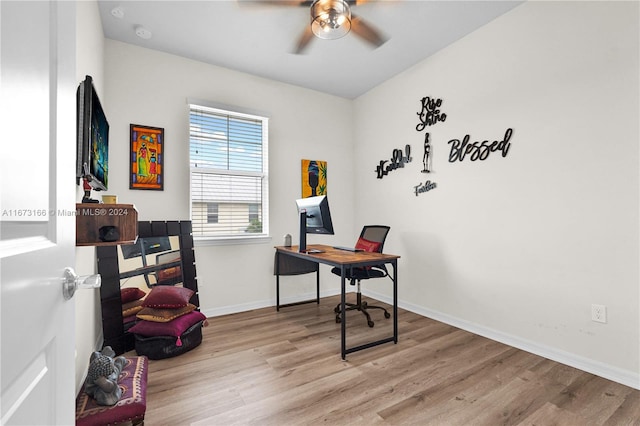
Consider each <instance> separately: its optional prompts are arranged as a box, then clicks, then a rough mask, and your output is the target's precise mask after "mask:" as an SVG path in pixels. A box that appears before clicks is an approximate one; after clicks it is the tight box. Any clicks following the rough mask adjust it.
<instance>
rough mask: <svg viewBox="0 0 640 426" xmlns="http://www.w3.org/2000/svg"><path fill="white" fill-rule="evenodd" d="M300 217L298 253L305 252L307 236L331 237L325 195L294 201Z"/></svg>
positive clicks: (330, 225)
mask: <svg viewBox="0 0 640 426" xmlns="http://www.w3.org/2000/svg"><path fill="white" fill-rule="evenodd" d="M296 205H297V206H298V215H299V217H300V245H299V247H298V251H299V252H301V253H302V252H306V251H307V234H330V235H333V223H332V222H331V212H330V211H329V200H328V199H327V196H326V195H318V196H316V197H308V198H301V199H299V200H296Z"/></svg>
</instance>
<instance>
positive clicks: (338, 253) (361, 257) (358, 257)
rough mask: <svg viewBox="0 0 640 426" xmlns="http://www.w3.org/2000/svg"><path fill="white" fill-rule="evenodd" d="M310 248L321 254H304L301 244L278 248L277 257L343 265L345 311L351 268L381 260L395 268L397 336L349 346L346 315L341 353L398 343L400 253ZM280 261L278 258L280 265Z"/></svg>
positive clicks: (341, 280) (394, 329)
mask: <svg viewBox="0 0 640 426" xmlns="http://www.w3.org/2000/svg"><path fill="white" fill-rule="evenodd" d="M307 250H321V251H322V252H321V253H300V252H298V246H292V247H284V246H277V247H276V256H293V257H297V258H300V259H304V260H309V261H312V262H316V263H318V264H320V263H322V264H325V265H329V266H333V267H337V268H340V304H341V312H344V313H346V310H345V294H346V285H345V284H346V283H345V281H346V279H345V278H346V276H347V271H348V270H349V269H351V268H358V267H365V266H373V265H379V264H381V263H384V264H390V265H391V266H392V267H393V274H389V276H390V277H391V279H392V280H393V336H392V337H387V338H384V339H380V340H376V341H375V342H371V343H366V344H364V345H359V346H355V347H352V348H347V345H346V335H347V333H346V323H347V316H346V315H345V314H343V315H342V321H341V322H340V326H341V330H340V331H341V333H340V334H341V349H340V354H341V356H342V359H345V358H346V356H347V354H349V353H352V352H356V351H359V350H362V349H367V348H370V347H372V346H377V345H381V344H383V343H388V342H393V343H398V259H399V258H400V256H396V255H393V254H384V253H371V252H366V251H361V252H351V251H345V250H339V249H335V248H333V247H331V246H326V245H321V244H309V245H307ZM279 263H280V262H279V261H277V260H276V265H278V264H279ZM276 275H279V271H278V270H277V266H276Z"/></svg>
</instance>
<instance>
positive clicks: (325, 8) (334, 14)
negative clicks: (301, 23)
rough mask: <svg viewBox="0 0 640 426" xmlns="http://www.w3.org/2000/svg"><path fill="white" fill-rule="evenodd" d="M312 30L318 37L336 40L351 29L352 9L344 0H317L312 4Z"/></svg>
mask: <svg viewBox="0 0 640 426" xmlns="http://www.w3.org/2000/svg"><path fill="white" fill-rule="evenodd" d="M311 30H312V31H313V33H314V34H315V35H316V37H319V38H322V39H325V40H335V39H337V38H340V37H344V36H345V35H347V34H348V33H349V31H350V30H351V10H350V9H349V4H348V3H347V2H346V1H344V0H316V1H315V2H314V3H313V4H312V5H311Z"/></svg>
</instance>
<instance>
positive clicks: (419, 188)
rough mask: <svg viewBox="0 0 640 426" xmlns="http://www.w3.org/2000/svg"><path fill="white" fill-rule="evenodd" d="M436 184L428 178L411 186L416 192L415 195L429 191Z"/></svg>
mask: <svg viewBox="0 0 640 426" xmlns="http://www.w3.org/2000/svg"><path fill="white" fill-rule="evenodd" d="M437 186H438V185H437V184H436V183H435V182H431V181H430V180H428V181H426V182H425V183H419V184H417V185H416V186H414V187H413V189H414V191H415V193H416V197H417V196H418V195H420V194H422V193H425V192H427V191H431V190H432V189H434V188H435V187H437Z"/></svg>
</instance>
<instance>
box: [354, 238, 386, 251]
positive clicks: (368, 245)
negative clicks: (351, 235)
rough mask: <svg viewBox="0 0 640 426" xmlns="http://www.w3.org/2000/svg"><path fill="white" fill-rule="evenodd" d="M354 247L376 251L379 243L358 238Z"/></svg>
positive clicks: (378, 248)
mask: <svg viewBox="0 0 640 426" xmlns="http://www.w3.org/2000/svg"><path fill="white" fill-rule="evenodd" d="M356 248H357V249H362V250H364V251H370V252H377V251H378V250H380V243H376V242H373V241H369V240H365V239H364V238H358V242H357V243H356Z"/></svg>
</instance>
